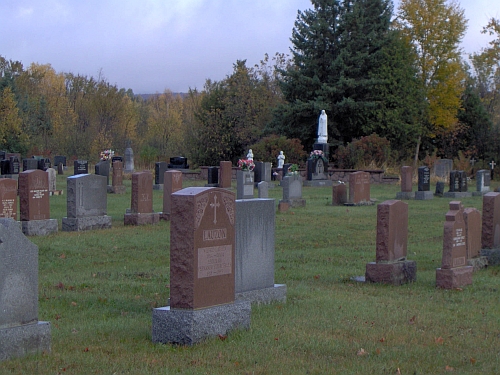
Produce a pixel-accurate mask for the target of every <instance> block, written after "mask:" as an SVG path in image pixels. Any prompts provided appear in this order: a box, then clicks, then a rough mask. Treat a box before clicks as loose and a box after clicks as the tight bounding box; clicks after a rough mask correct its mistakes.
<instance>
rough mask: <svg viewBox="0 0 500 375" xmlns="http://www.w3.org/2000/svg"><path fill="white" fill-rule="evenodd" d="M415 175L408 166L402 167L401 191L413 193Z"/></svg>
mask: <svg viewBox="0 0 500 375" xmlns="http://www.w3.org/2000/svg"><path fill="white" fill-rule="evenodd" d="M412 179H413V174H412V168H411V167H408V166H403V167H401V191H402V192H405V193H410V192H411V191H412V183H413V181H412Z"/></svg>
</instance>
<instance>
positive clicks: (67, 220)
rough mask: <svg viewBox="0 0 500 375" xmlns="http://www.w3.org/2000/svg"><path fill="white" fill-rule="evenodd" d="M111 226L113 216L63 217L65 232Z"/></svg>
mask: <svg viewBox="0 0 500 375" xmlns="http://www.w3.org/2000/svg"><path fill="white" fill-rule="evenodd" d="M108 228H111V216H107V215H104V216H87V217H77V218H71V217H63V219H62V230H63V232H83V231H86V230H94V229H108Z"/></svg>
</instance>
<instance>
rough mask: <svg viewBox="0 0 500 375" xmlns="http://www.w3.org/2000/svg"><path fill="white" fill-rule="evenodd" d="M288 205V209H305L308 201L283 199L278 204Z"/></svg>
mask: <svg viewBox="0 0 500 375" xmlns="http://www.w3.org/2000/svg"><path fill="white" fill-rule="evenodd" d="M281 203H288V207H305V206H306V200H305V199H302V198H294V199H281V200H280V201H279V203H278V204H281Z"/></svg>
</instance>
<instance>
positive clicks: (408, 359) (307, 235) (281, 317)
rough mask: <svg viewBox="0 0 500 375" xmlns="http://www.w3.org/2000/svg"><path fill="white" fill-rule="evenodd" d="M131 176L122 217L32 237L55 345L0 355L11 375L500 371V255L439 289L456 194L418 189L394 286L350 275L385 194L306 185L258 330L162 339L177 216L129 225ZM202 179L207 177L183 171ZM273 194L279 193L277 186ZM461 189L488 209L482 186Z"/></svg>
mask: <svg viewBox="0 0 500 375" xmlns="http://www.w3.org/2000/svg"><path fill="white" fill-rule="evenodd" d="M66 177H67V176H58V181H57V182H58V189H63V190H66V186H65V178H66ZM495 183H496V182H495V181H493V182H492V185H493V186H492V187H493V188H495V187H496V186H497V185H495ZM125 184H126V185H127V194H125V195H112V194H108V215H110V216H112V218H113V228H112V229H108V230H101V231H90V232H71V233H68V232H61V231H60V232H59V233H57V234H55V235H50V236H47V237H30V239H31V240H32V241H33V242H34V243H35V244H37V245H38V246H39V319H40V320H41V321H50V323H51V326H52V352H51V353H43V354H38V355H31V356H27V357H23V358H20V359H14V360H10V361H5V362H1V363H0V374H81V375H84V374H85V375H88V374H173V373H185V374H283V373H286V374H445V373H446V374H447V373H452V374H495V373H498V372H499V371H500V370H499V369H500V297H499V296H500V268H499V267H498V266H496V267H490V268H488V269H486V270H483V271H480V272H477V273H474V275H473V284H472V285H470V286H467V287H464V288H462V289H457V290H439V289H436V288H435V274H436V267H439V265H440V262H441V251H442V246H443V244H442V237H443V223H444V219H445V213H446V212H447V210H448V204H449V202H450V200H451V199H448V198H434V199H433V200H430V201H407V203H408V204H409V243H408V258H409V259H411V260H415V261H416V262H417V281H416V282H415V283H413V284H409V285H404V286H399V287H396V286H387V285H375V284H363V283H358V282H355V281H352V280H351V277H353V276H359V275H364V272H365V266H366V263H367V262H370V261H374V260H375V237H376V227H375V226H376V213H377V206H376V205H373V206H362V207H332V206H331V205H329V204H331V188H312V187H304V189H303V197H304V198H305V199H306V200H307V204H306V207H303V208H296V209H291V210H290V211H288V212H286V213H276V262H275V281H276V283H279V284H286V285H287V287H288V293H287V302H286V303H278V304H271V305H264V306H253V308H252V317H251V328H250V329H249V330H241V331H234V332H231V333H229V335H228V336H227V337H216V338H213V339H209V340H206V341H204V342H202V343H200V344H197V345H195V346H192V347H186V346H175V345H159V344H153V343H152V342H151V319H152V313H151V309H152V308H154V307H160V306H165V305H166V301H167V298H168V296H169V228H170V224H169V223H168V222H164V221H162V222H160V223H159V224H158V225H154V226H141V227H131V226H128V227H124V225H123V214H124V213H125V210H126V208H128V207H129V206H130V180H128V181H125ZM497 184H498V183H497ZM193 185H198V186H202V185H203V182H192V181H184V187H186V186H193ZM471 185H472V184H471ZM414 189H415V185H414ZM431 190H434V186H432V187H431ZM233 191H235V190H233ZM397 191H399V186H385V185H372V187H371V196H372V198H375V199H377V201H378V203H380V202H383V201H385V200H388V199H394V197H395V196H396V192H397ZM65 193H66V191H65ZM269 193H270V196H271V197H273V198H276V199H277V201H278V200H279V199H280V198H281V188H279V187H277V188H274V189H270V190H269ZM277 201H276V204H277ZM462 202H463V204H464V207H476V208H477V209H479V210H480V211H481V210H482V198H480V197H472V198H466V199H463V200H462ZM154 209H155V211H161V210H162V192H159V191H155V192H154ZM64 216H66V195H62V196H53V197H51V217H52V218H57V219H58V220H59V229H60V228H61V218H62V217H64ZM255 235H256V236H259V233H255Z"/></svg>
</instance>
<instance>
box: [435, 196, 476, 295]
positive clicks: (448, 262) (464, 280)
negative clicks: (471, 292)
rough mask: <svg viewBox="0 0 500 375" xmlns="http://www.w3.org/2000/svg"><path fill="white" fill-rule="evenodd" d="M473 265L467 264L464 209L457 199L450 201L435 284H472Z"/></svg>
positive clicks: (457, 285)
mask: <svg viewBox="0 0 500 375" xmlns="http://www.w3.org/2000/svg"><path fill="white" fill-rule="evenodd" d="M472 271H473V267H471V266H468V265H467V242H466V228H465V221H464V209H463V207H462V203H461V202H459V201H451V202H450V210H449V211H448V212H447V213H446V222H445V223H444V233H443V258H442V261H441V268H438V269H436V286H437V287H439V288H444V289H455V288H459V287H462V286H464V285H469V284H472Z"/></svg>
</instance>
